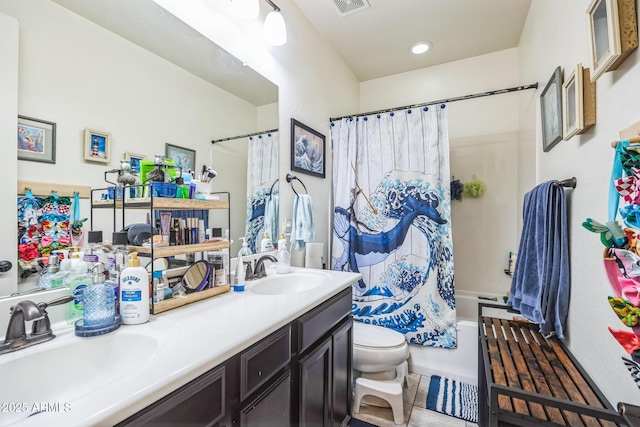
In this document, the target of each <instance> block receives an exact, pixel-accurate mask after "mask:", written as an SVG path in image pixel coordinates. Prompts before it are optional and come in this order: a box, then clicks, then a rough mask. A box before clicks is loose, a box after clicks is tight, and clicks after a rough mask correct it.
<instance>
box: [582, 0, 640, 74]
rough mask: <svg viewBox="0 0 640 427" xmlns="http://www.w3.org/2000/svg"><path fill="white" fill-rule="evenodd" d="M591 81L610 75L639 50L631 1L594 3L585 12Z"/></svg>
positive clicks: (596, 1) (600, 0)
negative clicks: (609, 72)
mask: <svg viewBox="0 0 640 427" xmlns="http://www.w3.org/2000/svg"><path fill="white" fill-rule="evenodd" d="M587 30H588V33H589V60H590V63H591V70H592V73H591V81H594V82H595V81H596V80H597V79H598V77H600V76H601V75H602V74H604V73H605V72H607V71H613V70H615V69H617V68H618V66H620V64H622V62H623V61H624V60H625V59H626V58H627V56H629V54H630V53H631V52H633V51H634V50H635V49H636V48H637V47H638V27H637V19H636V6H635V1H634V0H593V1H592V2H591V4H590V5H589V8H588V9H587Z"/></svg>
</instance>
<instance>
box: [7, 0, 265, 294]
mask: <svg viewBox="0 0 640 427" xmlns="http://www.w3.org/2000/svg"><path fill="white" fill-rule="evenodd" d="M21 3H22V2H10V1H1V0H0V13H3V14H5V15H7V16H10V17H14V18H16V19H17V20H18V21H19V23H20V24H19V31H20V43H19V52H18V55H19V57H20V69H19V81H20V84H19V90H20V93H19V103H18V104H19V105H18V110H19V113H20V114H27V113H29V114H31V115H35V116H37V117H39V118H42V119H50V120H51V121H54V122H57V125H58V141H57V148H58V152H57V159H56V164H52V165H46V166H42V164H36V163H34V162H27V161H18V179H24V178H22V176H24V175H28V176H33V177H37V178H38V179H35V178H32V179H31V180H34V181H35V180H43V179H47V180H49V182H61V183H63V184H67V183H73V182H78V183H81V184H82V185H89V186H91V187H94V188H95V187H98V186H101V185H103V186H106V184H104V180H103V173H104V171H105V170H106V169H112V168H114V167H117V166H118V162H119V159H120V158H122V157H123V156H124V153H125V152H134V153H141V154H145V155H146V156H147V158H153V157H152V156H153V155H154V154H159V153H163V152H164V147H165V143H174V144H176V145H179V146H184V147H188V148H190V149H193V150H196V151H197V163H198V165H197V166H198V168H199V167H201V165H202V164H208V165H209V166H211V167H213V169H215V170H216V171H217V173H218V175H217V177H216V178H214V179H213V180H212V182H211V191H213V192H228V193H229V195H230V202H231V203H230V210H229V213H228V215H227V213H226V212H225V213H221V212H219V213H216V214H213V215H212V216H210V224H209V226H210V227H218V228H221V229H222V232H223V235H224V230H225V229H226V228H229V223H230V237H231V238H232V239H233V240H234V244H233V246H232V248H231V255H232V256H234V255H235V254H237V252H238V249H239V248H240V241H239V239H238V238H239V237H241V236H244V235H245V227H246V215H247V188H248V187H247V153H248V146H249V144H250V141H249V139H248V138H245V139H241V140H235V141H230V142H228V143H226V144H219V145H214V144H212V143H211V141H212V140H214V139H217V138H224V137H230V136H235V135H241V134H247V133H253V132H256V131H260V130H264V129H276V128H278V87H277V86H276V85H275V84H273V83H272V82H270V81H269V80H267V79H266V78H264V77H263V76H261V75H260V74H258V73H257V72H255V71H254V70H253V69H251V68H250V67H248V66H246V65H245V64H243V63H242V62H241V61H239V60H238V59H237V58H235V57H234V56H232V55H231V54H229V53H228V52H226V51H224V50H223V49H221V48H220V47H219V46H217V45H216V44H215V43H214V42H212V41H211V40H209V39H207V38H206V37H204V36H202V35H201V34H199V33H198V32H196V31H195V30H193V29H192V28H191V27H189V26H187V25H186V24H184V23H183V22H182V21H180V20H179V19H178V18H176V17H175V16H173V15H172V14H170V13H169V12H167V11H166V10H164V9H163V8H162V7H160V6H159V5H157V4H156V3H155V2H154V1H152V0H136V1H130V0H91V1H86V0H51V1H46V2H43V3H42V4H40V3H38V5H37V6H36V5H35V4H31V3H30V2H27V4H21ZM47 28H49V29H53V28H57V29H59V30H60V31H57V30H56V31H55V32H54V33H55V34H53V35H50V36H49V37H48V38H47V36H46V31H47ZM62 29H64V31H62ZM105 30H106V31H109V32H110V33H109V34H108V35H105V34H107V33H105ZM51 31H53V30H51ZM111 33H113V34H115V35H117V36H114V35H113V34H111ZM50 34H52V33H50ZM96 40H97V41H98V42H96ZM102 41H104V44H101V43H100V42H102ZM131 43H133V44H135V45H137V46H132V45H131ZM140 47H141V48H143V49H144V50H141V49H139V48H140ZM36 49H39V50H38V51H36ZM52 51H55V53H54V52H52ZM38 52H41V53H42V54H43V55H42V58H41V61H40V63H44V64H48V65H47V66H46V67H42V68H43V69H47V70H49V74H50V80H49V83H48V84H49V85H51V86H50V87H47V88H44V89H45V90H41V93H40V94H38V93H37V90H38V89H39V87H37V86H38V84H41V83H40V82H41V80H38V76H34V67H32V66H30V64H31V63H32V62H35V57H36V56H37V55H38ZM24 55H27V56H28V57H24ZM96 58H99V59H100V61H96ZM127 59H128V60H127ZM167 62H168V63H170V64H167ZM132 63H134V64H136V67H132V65H131V64H132ZM138 64H143V65H142V66H138ZM153 64H157V65H156V66H155V67H154V65H153ZM23 65H24V66H23ZM147 65H148V66H147ZM175 66H177V67H179V68H180V69H182V70H179V69H176V67H175ZM78 69H79V70H80V71H78ZM105 70H108V71H105ZM184 70H186V71H187V72H188V73H190V74H187V73H184ZM43 71H44V70H43ZM65 75H72V76H76V77H75V78H73V77H66V76H65ZM60 76H63V77H60ZM174 76H176V78H175V79H174V78H173V77H174ZM42 81H44V80H42ZM203 81H204V82H203ZM87 82H91V83H90V87H89V86H87V85H88V83H87ZM83 85H84V86H83ZM51 87H55V92H56V93H55V95H48V94H46V93H45V92H46V91H47V90H49V89H50V88H51ZM81 87H82V88H83V89H80V88H81ZM105 87H107V88H108V89H107V90H105V89H104V88H105ZM203 87H204V88H205V91H206V93H207V97H206V98H205V96H204V95H203V94H202V93H196V92H197V89H198V88H203ZM92 88H95V91H93V90H91V89H92ZM194 88H195V89H196V90H194ZM40 89H41V88H40ZM79 92H81V93H79ZM65 94H67V95H68V98H66V97H65ZM101 94H102V95H101ZM111 94H113V97H112V98H113V99H111V97H110V95H111ZM165 94H166V96H165ZM208 94H213V96H208ZM218 95H219V96H218ZM38 96H40V98H38ZM99 96H103V97H104V99H105V102H104V103H101V102H96V103H95V105H97V107H94V106H93V104H94V103H93V102H92V101H95V100H96V99H97V98H98V97H99ZM189 96H192V97H193V99H194V100H195V104H196V105H175V104H176V103H177V102H176V100H178V101H179V102H184V103H185V104H188V103H189V99H191V98H189ZM74 97H75V98H74ZM83 97H84V98H83ZM141 97H148V98H153V100H152V101H149V100H146V102H147V104H143V103H142V102H141V99H140V98H141ZM53 98H55V99H53ZM78 98H79V99H86V100H87V102H86V103H82V102H79V101H78ZM163 103H167V104H172V105H167V106H166V108H165V106H164V105H163ZM151 104H152V106H151V108H145V107H144V106H142V107H140V106H138V105H147V106H149V105H151ZM183 107H184V108H183ZM230 109H233V112H232V113H230V112H229V111H230ZM181 110H185V111H186V110H188V111H189V114H188V115H187V114H185V115H181ZM101 121H102V122H105V123H107V122H108V123H110V125H109V126H105V125H104V124H103V125H100V122H101ZM166 123H170V126H166V127H167V128H169V130H175V132H173V134H172V135H170V136H166V137H165V136H164V134H162V133H159V132H155V133H153V132H154V131H156V129H155V127H154V124H156V125H157V124H162V125H163V126H164V124H166ZM84 127H92V128H93V127H96V128H99V129H102V130H105V131H109V132H110V133H111V135H112V141H113V148H114V149H113V152H112V156H111V157H112V161H111V163H110V164H108V165H96V164H89V163H88V162H86V161H84V160H83V156H82V150H81V148H80V146H79V145H78V146H77V147H76V145H77V144H76V142H77V141H76V139H78V141H80V139H81V138H82V134H81V132H82V129H83V128H84ZM157 127H161V126H157ZM197 128H200V129H197ZM203 128H204V129H206V131H203ZM129 131H130V132H129ZM65 133H66V135H65ZM167 134H168V132H167ZM147 135H149V137H148V138H145V137H146V136H147ZM65 144H68V145H65ZM273 161H275V162H276V163H277V158H275V159H273ZM37 168H39V169H37ZM45 177H46V178H45ZM74 180H75V181H74ZM89 209H90V207H89V203H88V201H82V211H83V212H82V216H85V217H88V216H89ZM95 221H96V224H95V225H97V226H98V227H97V228H98V229H99V224H98V221H101V219H100V218H97V219H96V220H95ZM102 221H105V222H106V223H110V219H109V218H107V219H103V220H102ZM111 232H112V230H111V227H109V229H108V230H107V229H106V228H105V232H104V236H105V237H106V238H105V240H108V238H109V237H110V236H111ZM17 288H18V286H17V284H16V287H15V289H9V290H8V291H7V290H6V289H5V290H3V292H1V294H2V295H0V297H1V296H6V295H8V294H10V293H11V292H12V291H15V290H17Z"/></svg>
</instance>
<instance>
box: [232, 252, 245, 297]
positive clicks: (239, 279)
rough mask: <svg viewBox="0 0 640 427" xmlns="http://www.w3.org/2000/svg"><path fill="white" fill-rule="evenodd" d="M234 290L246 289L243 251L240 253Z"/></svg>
mask: <svg viewBox="0 0 640 427" xmlns="http://www.w3.org/2000/svg"><path fill="white" fill-rule="evenodd" d="M233 290H234V291H236V292H242V291H244V262H243V261H242V253H239V254H238V265H237V266H236V277H235V283H234V284H233Z"/></svg>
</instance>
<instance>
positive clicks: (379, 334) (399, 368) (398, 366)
mask: <svg viewBox="0 0 640 427" xmlns="http://www.w3.org/2000/svg"><path fill="white" fill-rule="evenodd" d="M408 358H409V345H408V344H407V341H406V340H405V338H404V335H402V334H401V333H399V332H396V331H392V330H391V329H388V328H384V327H381V326H375V325H368V324H365V323H362V322H353V370H354V379H355V398H354V402H353V412H354V413H357V412H359V410H360V403H361V402H362V400H363V397H365V396H367V397H366V398H365V399H364V402H365V403H367V404H369V405H375V406H391V409H392V410H393V416H394V421H395V423H396V424H402V423H403V422H404V421H403V414H402V410H403V409H402V408H403V402H402V386H403V385H404V383H405V376H406V375H407V373H408V372H407V366H408V365H407V359H408Z"/></svg>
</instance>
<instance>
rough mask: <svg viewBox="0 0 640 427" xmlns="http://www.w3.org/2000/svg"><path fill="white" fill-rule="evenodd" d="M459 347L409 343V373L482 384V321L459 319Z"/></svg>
mask: <svg viewBox="0 0 640 427" xmlns="http://www.w3.org/2000/svg"><path fill="white" fill-rule="evenodd" d="M457 343H458V347H457V348H455V349H447V348H434V347H423V346H418V345H409V372H413V373H417V374H421V375H440V376H444V377H447V378H451V379H455V380H458V381H464V382H466V383H469V384H476V385H477V384H478V323H477V322H471V321H469V320H458V340H457Z"/></svg>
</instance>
